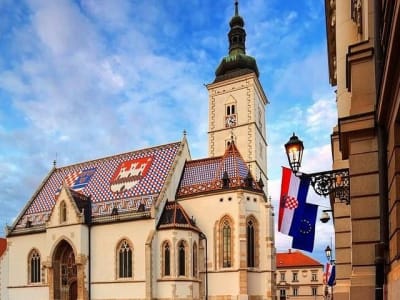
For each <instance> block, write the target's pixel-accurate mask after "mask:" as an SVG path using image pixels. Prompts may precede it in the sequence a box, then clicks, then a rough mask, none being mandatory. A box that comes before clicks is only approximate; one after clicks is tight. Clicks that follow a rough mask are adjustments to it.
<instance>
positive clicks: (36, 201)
mask: <svg viewBox="0 0 400 300" xmlns="http://www.w3.org/2000/svg"><path fill="white" fill-rule="evenodd" d="M180 146H181V142H176V143H171V144H166V145H161V146H157V147H153V148H147V149H142V150H138V151H132V152H127V153H123V154H119V155H114V156H110V157H105V158H101V159H97V160H93V161H87V162H83V163H79V164H74V165H70V166H65V167H61V168H54V169H53V170H52V171H51V172H50V174H49V175H48V177H47V178H46V179H45V181H44V182H43V184H42V185H41V186H40V187H39V189H38V190H37V192H36V193H35V195H34V196H33V197H32V199H31V201H30V202H29V203H28V205H27V206H26V209H25V210H24V212H23V213H22V215H21V216H20V217H19V219H18V221H17V224H16V227H17V228H18V227H25V225H26V223H27V222H28V221H29V222H30V224H31V225H42V224H44V223H45V222H46V221H47V220H48V218H49V215H50V212H51V209H52V207H53V206H54V204H55V202H56V198H57V195H58V194H59V193H60V191H61V187H62V185H63V183H64V185H66V186H67V187H68V188H69V189H70V190H72V191H75V192H78V193H81V194H82V195H84V196H86V197H89V196H90V199H91V201H92V217H96V216H103V215H107V214H111V211H112V209H113V208H114V207H118V210H119V212H122V213H123V212H129V211H134V210H137V209H138V207H139V205H140V204H142V205H143V204H144V205H145V208H146V209H147V210H148V209H150V207H151V206H152V204H153V202H154V201H155V200H156V198H157V196H158V194H159V193H160V191H161V189H162V187H163V186H164V183H165V180H166V178H167V176H168V174H169V172H170V170H171V167H172V165H173V163H174V161H175V159H176V157H177V155H178V153H179V149H180ZM74 195H75V194H74ZM75 196H76V195H75Z"/></svg>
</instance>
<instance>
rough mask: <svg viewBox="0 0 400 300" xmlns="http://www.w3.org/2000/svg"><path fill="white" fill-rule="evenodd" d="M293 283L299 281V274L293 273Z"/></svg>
mask: <svg viewBox="0 0 400 300" xmlns="http://www.w3.org/2000/svg"><path fill="white" fill-rule="evenodd" d="M293 281H299V280H298V278H297V272H293Z"/></svg>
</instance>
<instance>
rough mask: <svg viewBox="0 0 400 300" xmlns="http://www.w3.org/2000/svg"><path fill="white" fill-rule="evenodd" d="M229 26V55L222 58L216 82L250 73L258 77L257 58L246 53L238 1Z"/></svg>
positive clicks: (244, 33) (216, 72)
mask: <svg viewBox="0 0 400 300" xmlns="http://www.w3.org/2000/svg"><path fill="white" fill-rule="evenodd" d="M229 26H230V30H229V33H228V41H229V55H228V56H226V57H224V58H223V59H222V61H221V63H220V64H219V66H218V68H217V70H216V71H215V75H216V78H215V80H214V82H218V81H222V80H225V79H229V78H233V77H236V76H240V75H243V74H248V73H255V74H256V75H257V77H258V75H259V73H258V68H257V63H256V60H255V59H254V58H253V57H251V56H249V55H246V31H245V30H244V20H243V18H242V17H241V16H240V15H239V3H238V1H235V14H234V16H233V17H232V18H231V20H230V22H229Z"/></svg>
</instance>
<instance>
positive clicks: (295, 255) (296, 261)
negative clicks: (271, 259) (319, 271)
mask: <svg viewBox="0 0 400 300" xmlns="http://www.w3.org/2000/svg"><path fill="white" fill-rule="evenodd" d="M312 266H315V267H319V266H322V264H321V263H320V262H319V261H317V260H315V259H313V258H311V257H309V256H307V255H305V254H303V252H301V251H291V250H289V252H287V253H286V252H285V253H277V254H276V268H277V269H279V268H291V267H312Z"/></svg>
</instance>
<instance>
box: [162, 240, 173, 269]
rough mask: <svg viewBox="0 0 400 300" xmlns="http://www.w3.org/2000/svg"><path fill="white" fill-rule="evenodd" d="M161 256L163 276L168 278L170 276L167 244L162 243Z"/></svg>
mask: <svg viewBox="0 0 400 300" xmlns="http://www.w3.org/2000/svg"><path fill="white" fill-rule="evenodd" d="M163 255H164V263H163V275H164V276H170V275H171V249H170V246H169V243H168V242H164V246H163Z"/></svg>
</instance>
